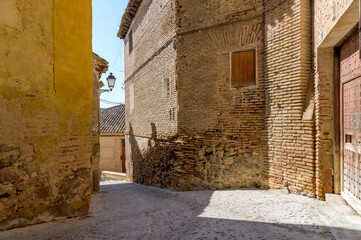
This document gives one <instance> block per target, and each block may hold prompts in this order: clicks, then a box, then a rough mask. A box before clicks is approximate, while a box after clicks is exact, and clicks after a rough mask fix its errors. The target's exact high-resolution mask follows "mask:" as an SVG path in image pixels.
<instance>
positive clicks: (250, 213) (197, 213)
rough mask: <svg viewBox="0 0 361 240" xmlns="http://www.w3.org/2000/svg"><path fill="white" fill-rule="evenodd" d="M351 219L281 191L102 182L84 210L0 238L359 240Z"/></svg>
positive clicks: (323, 204) (358, 230)
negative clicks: (84, 212) (187, 188)
mask: <svg viewBox="0 0 361 240" xmlns="http://www.w3.org/2000/svg"><path fill="white" fill-rule="evenodd" d="M358 218H359V216H355V218H353V220H351V221H350V220H349V219H347V216H345V215H342V214H340V213H339V212H337V211H336V210H334V208H333V207H331V206H330V205H329V204H328V203H326V202H323V201H318V200H315V199H311V198H307V197H303V196H299V195H294V194H282V193H281V191H272V190H271V191H265V190H229V191H196V192H173V191H169V190H162V189H158V188H152V187H146V186H141V185H137V184H133V183H125V182H123V183H121V182H107V183H102V186H101V192H100V193H98V194H95V195H94V196H93V199H92V205H91V209H90V214H89V216H88V217H86V218H80V219H70V220H62V221H58V222H53V223H46V224H40V225H35V226H30V227H25V228H20V229H13V230H9V231H4V232H0V239H1V240H10V239H11V240H19V239H26V240H33V239H34V240H41V239H89V240H92V239H107V240H111V239H166V240H168V239H185V240H191V239H292V240H294V239H361V227H360V226H361V225H360V224H359V219H358Z"/></svg>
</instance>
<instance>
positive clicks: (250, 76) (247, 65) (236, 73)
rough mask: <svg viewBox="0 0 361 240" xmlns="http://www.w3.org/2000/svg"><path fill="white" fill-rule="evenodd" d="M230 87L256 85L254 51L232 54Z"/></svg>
mask: <svg viewBox="0 0 361 240" xmlns="http://www.w3.org/2000/svg"><path fill="white" fill-rule="evenodd" d="M231 61H232V69H231V71H232V75H231V86H232V87H242V86H249V85H255V84H256V50H250V51H244V52H234V53H232V59H231Z"/></svg>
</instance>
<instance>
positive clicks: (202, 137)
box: [175, 0, 266, 190]
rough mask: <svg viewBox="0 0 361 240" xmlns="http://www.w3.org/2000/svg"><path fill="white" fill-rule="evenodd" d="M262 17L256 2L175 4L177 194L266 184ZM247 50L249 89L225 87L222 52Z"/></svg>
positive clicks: (226, 70)
mask: <svg viewBox="0 0 361 240" xmlns="http://www.w3.org/2000/svg"><path fill="white" fill-rule="evenodd" d="M245 2H247V4H245ZM262 13H263V7H262V2H261V1H227V2H225V1H201V2H194V1H185V0H184V1H179V22H180V26H179V29H178V32H177V33H178V39H177V56H178V61H177V75H178V82H179V89H178V91H179V134H180V138H181V139H182V141H181V142H180V143H179V144H178V145H177V150H176V154H177V161H176V162H175V163H176V166H175V169H182V170H185V172H184V171H182V170H180V171H176V173H175V174H176V176H177V177H176V182H175V185H176V186H177V188H180V189H188V190H189V189H202V188H206V189H209V188H211V189H223V188H239V187H264V185H265V184H266V182H265V181H264V180H265V179H264V178H263V176H262V172H263V167H264V165H263V158H262V156H263V153H262V149H261V131H262V130H263V127H264V122H263V121H264V105H265V102H264V79H263V36H262V35H263V34H262V33H263V27H262V20H263V14H262ZM250 49H256V51H257V54H256V55H257V61H256V62H257V84H256V85H253V86H248V87H240V88H231V86H230V81H231V79H230V75H231V73H230V71H231V69H230V66H231V62H230V54H231V52H236V51H244V50H250Z"/></svg>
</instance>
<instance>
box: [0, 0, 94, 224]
mask: <svg viewBox="0 0 361 240" xmlns="http://www.w3.org/2000/svg"><path fill="white" fill-rule="evenodd" d="M91 21H92V19H91V1H90V0H88V1H82V2H81V3H80V2H76V1H68V0H64V1H55V2H54V1H45V0H40V1H36V2H32V1H27V0H18V1H15V0H4V1H1V3H0V36H1V41H0V230H3V229H8V228H13V227H18V226H23V225H27V224H34V223H38V222H44V221H50V220H54V219H57V218H58V217H71V216H81V215H84V214H86V213H87V211H88V207H89V201H90V194H91V188H90V166H91V164H90V158H91V147H92V146H91V109H92V100H93V99H92V51H91V48H92V47H91V44H92V43H91V32H92V30H91Z"/></svg>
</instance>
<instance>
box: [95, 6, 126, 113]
mask: <svg viewBox="0 0 361 240" xmlns="http://www.w3.org/2000/svg"><path fill="white" fill-rule="evenodd" d="M127 4H128V0H93V52H95V53H96V54H98V55H99V56H100V57H102V58H104V59H105V60H107V61H108V62H109V71H108V72H107V73H105V74H103V76H102V78H101V80H102V81H103V83H104V84H105V86H104V87H103V88H108V85H107V81H106V78H107V76H108V75H109V73H110V72H112V73H113V75H114V76H115V77H116V78H117V81H116V83H115V87H114V89H113V91H112V92H108V93H103V94H102V95H101V96H100V98H101V99H104V100H108V101H112V102H117V103H119V102H124V101H125V96H124V90H122V85H123V83H124V72H123V71H124V54H123V49H124V47H123V40H120V39H119V38H118V37H117V32H118V29H119V25H120V21H121V19H122V15H123V13H124V10H125V8H126V7H127ZM112 106H114V105H109V104H105V103H102V102H100V107H101V108H107V107H112Z"/></svg>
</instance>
